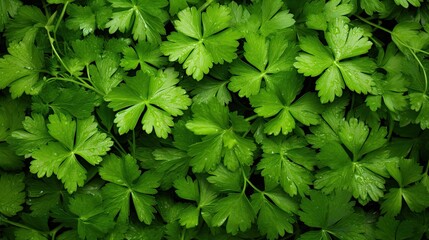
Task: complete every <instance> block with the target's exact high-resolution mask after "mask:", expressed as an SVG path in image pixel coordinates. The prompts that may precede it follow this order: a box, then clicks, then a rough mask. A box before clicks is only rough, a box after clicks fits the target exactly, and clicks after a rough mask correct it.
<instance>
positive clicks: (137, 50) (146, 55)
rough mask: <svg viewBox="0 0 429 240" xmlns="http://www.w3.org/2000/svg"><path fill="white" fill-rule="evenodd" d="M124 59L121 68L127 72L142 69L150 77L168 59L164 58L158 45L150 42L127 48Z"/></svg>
mask: <svg viewBox="0 0 429 240" xmlns="http://www.w3.org/2000/svg"><path fill="white" fill-rule="evenodd" d="M123 54H124V58H123V59H122V60H121V67H123V68H124V69H125V70H130V69H136V68H137V66H138V65H140V69H141V70H142V71H143V72H144V73H146V74H149V75H154V74H156V72H157V68H160V67H161V66H163V65H165V63H166V61H167V59H166V58H165V57H163V56H162V53H161V51H160V50H159V47H158V45H157V44H153V43H148V42H139V43H137V45H136V46H135V47H134V48H132V47H127V48H125V49H124V50H123Z"/></svg>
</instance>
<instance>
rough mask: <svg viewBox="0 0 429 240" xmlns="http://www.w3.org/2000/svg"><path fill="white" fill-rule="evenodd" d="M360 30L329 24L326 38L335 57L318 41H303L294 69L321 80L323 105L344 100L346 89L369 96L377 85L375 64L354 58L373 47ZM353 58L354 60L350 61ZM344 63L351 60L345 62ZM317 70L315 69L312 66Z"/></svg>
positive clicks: (318, 82) (342, 23)
mask: <svg viewBox="0 0 429 240" xmlns="http://www.w3.org/2000/svg"><path fill="white" fill-rule="evenodd" d="M363 33H364V32H363V30H362V29H361V28H358V27H354V28H351V29H350V28H349V26H348V25H347V23H346V22H345V20H344V19H340V18H338V19H336V20H335V21H334V22H333V23H331V24H329V26H328V31H327V32H326V33H325V38H326V41H327V43H328V46H329V48H330V50H331V51H332V53H330V51H329V50H328V49H327V48H326V47H325V46H323V44H322V43H321V42H320V40H318V39H317V38H315V37H304V38H302V40H301V41H300V47H301V49H302V50H303V51H304V52H305V53H300V54H299V56H298V57H297V58H296V60H297V62H296V63H295V64H294V66H295V67H296V68H297V69H298V72H299V73H303V74H304V75H305V76H312V77H315V76H318V75H320V74H322V75H321V76H320V77H319V79H317V80H316V90H318V91H319V93H318V95H319V97H320V101H321V102H322V103H327V102H332V101H333V100H334V99H335V97H336V96H337V97H340V96H342V93H343V90H342V89H344V87H345V86H347V87H348V88H349V89H350V90H352V91H355V92H357V93H364V94H367V93H368V92H371V90H372V89H371V88H372V86H373V85H374V82H373V79H372V77H371V75H370V74H372V73H373V72H374V71H375V69H376V64H375V63H374V62H373V61H372V60H371V59H369V58H365V57H364V58H355V57H357V56H361V55H362V54H365V53H367V52H368V51H369V49H370V48H371V46H372V43H371V42H370V41H368V38H367V37H364V36H363ZM349 58H351V59H349ZM344 59H349V60H345V61H342V60H344ZM314 65H316V66H317V67H316V68H314V67H313V66H314Z"/></svg>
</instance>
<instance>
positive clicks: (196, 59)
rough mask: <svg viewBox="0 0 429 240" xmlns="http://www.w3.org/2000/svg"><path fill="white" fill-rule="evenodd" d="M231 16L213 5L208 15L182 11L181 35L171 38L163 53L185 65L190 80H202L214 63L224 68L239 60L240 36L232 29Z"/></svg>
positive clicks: (164, 45)
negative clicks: (222, 65)
mask: <svg viewBox="0 0 429 240" xmlns="http://www.w3.org/2000/svg"><path fill="white" fill-rule="evenodd" d="M230 12H231V10H230V9H229V8H228V7H226V6H223V5H219V4H211V5H210V6H209V7H208V8H207V9H206V11H205V12H204V13H201V12H200V11H198V10H197V9H196V8H195V7H192V8H186V9H184V10H182V11H180V12H179V13H178V14H177V16H178V18H179V20H176V21H174V26H175V28H176V30H177V32H172V33H171V34H170V35H169V36H168V37H167V39H168V41H166V42H163V43H162V45H161V51H162V52H163V53H164V54H165V55H167V56H169V60H170V61H176V60H177V61H178V62H179V63H182V64H183V69H186V74H187V75H188V76H191V75H192V77H193V78H194V79H196V80H201V79H202V78H203V76H204V74H207V73H209V70H210V68H212V67H213V63H220V64H223V63H224V62H225V61H226V62H231V61H232V60H233V59H234V58H236V57H237V55H236V54H235V51H236V48H237V46H238V41H237V39H238V38H239V35H238V33H237V32H235V31H233V30H232V29H231V28H229V26H230V23H229V22H230V20H231V14H230Z"/></svg>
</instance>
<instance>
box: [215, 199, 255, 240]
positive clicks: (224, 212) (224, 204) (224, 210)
mask: <svg viewBox="0 0 429 240" xmlns="http://www.w3.org/2000/svg"><path fill="white" fill-rule="evenodd" d="M214 211H215V212H216V213H215V215H214V216H213V218H212V224H213V226H217V227H220V226H222V225H223V224H224V223H225V222H226V231H227V232H228V233H232V234H233V235H236V234H237V233H238V232H239V231H241V232H244V231H246V230H248V229H249V228H250V227H251V225H252V223H253V221H254V219H255V217H256V214H255V211H254V210H253V208H252V205H251V204H250V202H249V199H248V198H247V197H246V196H245V195H244V194H241V193H231V194H229V195H228V196H227V197H225V198H222V199H220V200H219V201H217V202H215V203H214Z"/></svg>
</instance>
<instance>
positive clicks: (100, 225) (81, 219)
mask: <svg viewBox="0 0 429 240" xmlns="http://www.w3.org/2000/svg"><path fill="white" fill-rule="evenodd" d="M68 208H69V210H70V212H71V213H72V214H74V215H76V216H77V217H76V218H75V220H76V222H77V223H76V224H77V232H78V235H79V237H80V238H82V239H97V238H100V237H103V236H104V235H105V234H106V233H107V232H108V231H109V230H111V229H112V228H113V226H114V225H115V222H114V221H113V218H112V217H109V216H108V215H107V214H106V213H105V211H104V209H103V204H102V200H101V198H100V197H97V196H94V195H89V194H78V195H76V196H75V197H73V198H72V199H71V200H70V203H69V205H68Z"/></svg>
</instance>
